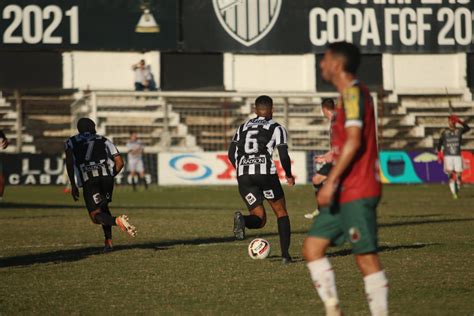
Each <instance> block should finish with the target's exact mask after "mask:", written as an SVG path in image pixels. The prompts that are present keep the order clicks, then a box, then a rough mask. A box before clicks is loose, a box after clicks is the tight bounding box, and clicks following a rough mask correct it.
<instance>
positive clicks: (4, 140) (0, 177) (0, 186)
mask: <svg viewBox="0 0 474 316" xmlns="http://www.w3.org/2000/svg"><path fill="white" fill-rule="evenodd" d="M0 139H1V141H0V147H1V148H2V149H7V147H8V139H7V136H5V133H3V131H2V130H0ZM4 190H5V179H4V178H3V164H2V160H1V158H0V201H2V200H3V192H4Z"/></svg>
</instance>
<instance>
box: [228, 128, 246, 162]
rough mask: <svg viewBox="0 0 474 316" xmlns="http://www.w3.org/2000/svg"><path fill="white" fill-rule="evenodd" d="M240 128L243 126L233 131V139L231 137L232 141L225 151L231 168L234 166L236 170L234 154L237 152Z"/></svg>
mask: <svg viewBox="0 0 474 316" xmlns="http://www.w3.org/2000/svg"><path fill="white" fill-rule="evenodd" d="M242 126H243V125H240V126H239V127H238V128H237V130H236V131H235V134H234V137H232V141H231V142H230V145H229V150H228V151H227V158H229V161H230V163H231V164H232V166H234V168H236V165H235V163H236V161H235V159H236V157H235V153H236V152H237V145H238V143H239V140H240V131H241V129H242Z"/></svg>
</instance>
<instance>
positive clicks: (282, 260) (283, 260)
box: [281, 257, 294, 265]
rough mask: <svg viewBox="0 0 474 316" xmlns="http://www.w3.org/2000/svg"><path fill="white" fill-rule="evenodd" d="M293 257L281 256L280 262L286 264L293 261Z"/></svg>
mask: <svg viewBox="0 0 474 316" xmlns="http://www.w3.org/2000/svg"><path fill="white" fill-rule="evenodd" d="M293 262H294V261H293V259H291V257H282V259H281V263H283V264H284V265H287V264H290V263H293Z"/></svg>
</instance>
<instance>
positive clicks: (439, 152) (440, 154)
mask: <svg viewBox="0 0 474 316" xmlns="http://www.w3.org/2000/svg"><path fill="white" fill-rule="evenodd" d="M443 159H444V155H443V152H442V151H438V163H443Z"/></svg>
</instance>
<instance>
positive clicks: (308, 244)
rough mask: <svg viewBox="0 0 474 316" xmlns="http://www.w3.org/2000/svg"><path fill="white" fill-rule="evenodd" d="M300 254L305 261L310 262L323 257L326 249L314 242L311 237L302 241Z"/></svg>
mask: <svg viewBox="0 0 474 316" xmlns="http://www.w3.org/2000/svg"><path fill="white" fill-rule="evenodd" d="M301 254H302V256H303V258H304V259H305V260H306V261H307V262H311V261H314V260H318V259H322V258H324V256H325V255H326V249H325V247H322V246H320V245H319V244H318V243H316V242H314V241H313V240H312V239H311V238H306V239H305V240H304V243H303V249H302V253H301Z"/></svg>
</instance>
